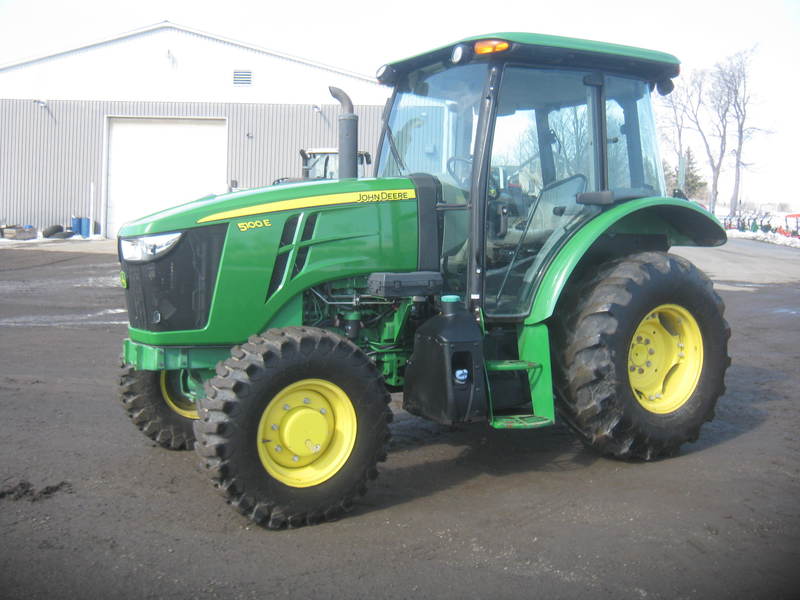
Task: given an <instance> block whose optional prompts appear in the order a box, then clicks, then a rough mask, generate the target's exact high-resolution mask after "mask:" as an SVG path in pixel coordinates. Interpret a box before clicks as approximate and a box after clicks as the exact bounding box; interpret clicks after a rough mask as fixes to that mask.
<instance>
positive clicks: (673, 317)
mask: <svg viewBox="0 0 800 600" xmlns="http://www.w3.org/2000/svg"><path fill="white" fill-rule="evenodd" d="M724 309H725V308H724V305H723V303H722V300H721V299H720V298H719V296H718V295H717V294H716V293H715V292H714V289H713V285H712V283H711V281H710V280H709V279H708V278H707V277H706V276H705V275H704V274H703V273H702V272H701V271H699V270H698V269H697V268H696V267H695V266H694V265H692V264H691V263H690V262H689V261H687V260H685V259H683V258H681V257H678V256H675V255H670V254H667V253H664V252H644V253H640V254H635V255H632V256H628V257H625V258H622V259H619V260H616V261H613V262H611V263H609V264H608V265H607V266H605V267H604V268H601V269H600V271H599V273H597V274H596V275H595V276H594V277H593V278H592V279H591V280H589V281H585V282H584V283H583V284H578V285H577V286H575V287H573V289H571V290H570V292H569V293H567V294H566V295H565V297H564V299H563V300H562V301H561V303H560V306H559V310H558V312H557V314H558V315H559V317H558V327H557V331H556V346H555V347H556V348H557V350H556V352H557V355H556V360H555V364H556V378H557V387H558V391H559V393H558V395H557V397H558V408H559V413H560V414H561V416H562V417H563V418H564V419H565V420H566V421H567V423H568V424H569V425H570V426H571V427H572V429H574V430H575V431H576V432H577V433H578V435H579V436H580V437H581V439H583V441H584V442H586V443H587V444H588V445H590V446H592V447H593V448H595V449H597V450H599V451H600V452H601V453H603V454H606V455H611V456H615V457H617V458H636V459H642V460H652V459H657V458H660V457H665V456H671V455H673V454H675V453H676V452H677V451H678V449H679V447H680V446H681V444H683V443H685V442H693V441H695V440H696V439H697V437H698V435H699V431H700V427H701V426H702V425H703V423H705V422H706V421H710V420H711V419H713V417H714V407H715V405H716V402H717V399H718V398H719V397H720V396H721V395H722V394H724V392H725V385H724V377H725V370H726V369H727V368H728V366H729V365H730V358H729V357H728V351H727V345H728V338H729V337H730V328H729V327H728V324H727V323H726V322H725V320H724V318H723V312H724Z"/></svg>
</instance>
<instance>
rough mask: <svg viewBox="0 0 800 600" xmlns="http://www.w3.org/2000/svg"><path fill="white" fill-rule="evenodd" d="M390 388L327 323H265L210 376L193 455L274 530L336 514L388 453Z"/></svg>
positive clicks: (234, 499) (237, 502) (244, 508)
mask: <svg viewBox="0 0 800 600" xmlns="http://www.w3.org/2000/svg"><path fill="white" fill-rule="evenodd" d="M389 399H390V398H389V394H388V393H387V391H386V388H385V386H384V384H383V379H382V378H381V376H380V374H379V372H378V370H377V368H376V367H375V365H374V364H373V363H372V361H370V360H369V358H368V357H367V356H366V355H365V354H364V353H363V352H362V351H361V350H360V349H359V348H358V347H357V346H355V345H354V344H353V343H351V342H350V341H349V340H346V339H345V338H342V337H340V336H337V335H335V334H332V333H330V332H327V331H325V330H322V329H316V328H311V327H288V328H285V329H272V330H268V331H267V332H265V333H264V334H262V335H258V336H252V337H251V338H250V339H249V340H248V342H247V343H245V344H242V345H241V346H236V347H234V348H233V349H232V351H231V358H229V359H227V360H225V361H224V362H222V363H220V364H219V365H218V367H217V376H216V377H214V378H212V379H211V380H210V381H208V382H207V384H206V398H204V399H202V400H200V401H199V402H198V404H199V407H200V417H201V418H200V420H199V421H197V422H196V423H195V435H196V437H197V444H196V446H195V448H196V450H197V453H198V454H199V455H200V457H201V459H202V464H203V466H204V467H205V469H207V471H208V473H209V475H210V476H211V478H212V480H213V481H214V482H215V483H216V484H217V486H218V487H219V488H220V489H221V490H222V491H223V493H224V495H225V496H226V497H227V499H228V500H229V501H230V503H231V504H233V505H234V506H235V507H236V508H237V509H238V510H239V511H240V512H241V513H242V514H244V515H246V516H247V517H249V518H250V519H252V520H253V521H255V522H256V523H258V524H260V525H263V526H266V527H269V528H270V529H282V528H284V527H287V526H288V527H299V526H302V525H306V524H314V523H319V522H321V521H325V520H333V519H336V518H338V517H339V516H340V515H341V514H342V513H344V512H346V511H348V510H350V509H351V508H352V505H353V501H354V499H355V498H356V497H358V496H360V495H363V494H364V493H365V492H366V486H367V481H368V480H371V479H375V477H377V475H378V472H377V468H376V467H377V463H378V462H379V461H383V460H385V459H386V444H387V443H388V440H389V428H388V423H389V422H390V421H391V417H392V413H391V411H390V410H389V408H388V403H389Z"/></svg>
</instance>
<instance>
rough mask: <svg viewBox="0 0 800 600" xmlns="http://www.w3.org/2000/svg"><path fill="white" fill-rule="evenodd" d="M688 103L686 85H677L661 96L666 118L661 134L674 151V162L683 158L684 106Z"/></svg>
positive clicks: (685, 123) (685, 125)
mask: <svg viewBox="0 0 800 600" xmlns="http://www.w3.org/2000/svg"><path fill="white" fill-rule="evenodd" d="M687 104H688V101H687V98H686V87H684V86H681V85H678V86H676V87H675V89H674V90H673V91H672V93H670V94H667V95H666V96H662V99H661V105H662V106H663V107H664V108H665V109H666V113H667V115H668V116H667V119H666V122H665V123H664V125H663V126H662V128H661V130H662V132H661V133H662V136H663V137H664V138H665V139H666V140H667V141H668V142H669V143H670V144H671V145H672V149H673V150H674V151H675V158H676V164H678V165H680V162H681V160H682V159H683V140H684V137H685V132H686V129H687V122H686V121H687V119H686V111H685V107H686V105H687Z"/></svg>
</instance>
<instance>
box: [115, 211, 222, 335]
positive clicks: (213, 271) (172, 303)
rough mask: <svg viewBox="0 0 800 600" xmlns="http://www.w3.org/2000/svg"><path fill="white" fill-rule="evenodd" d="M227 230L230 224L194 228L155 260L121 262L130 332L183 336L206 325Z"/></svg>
mask: <svg viewBox="0 0 800 600" xmlns="http://www.w3.org/2000/svg"><path fill="white" fill-rule="evenodd" d="M226 231H227V224H225V223H223V224H220V225H212V226H210V227H198V228H196V229H189V230H188V231H185V232H184V234H183V236H182V237H181V239H180V241H179V242H178V243H177V244H176V245H175V247H174V248H172V249H171V250H170V251H169V252H167V253H166V255H164V256H162V257H159V258H157V259H156V260H154V261H151V262H145V263H130V262H126V261H122V269H123V270H124V271H125V275H126V276H127V280H128V288H127V290H126V294H125V297H126V300H127V303H128V318H129V319H130V323H131V327H135V328H137V329H144V330H146V331H181V330H186V329H202V328H203V327H205V326H206V323H208V313H209V310H210V309H211V298H212V296H213V294H214V285H215V284H216V281H217V271H218V269H219V261H220V258H221V256H222V246H223V245H224V243H225V233H226Z"/></svg>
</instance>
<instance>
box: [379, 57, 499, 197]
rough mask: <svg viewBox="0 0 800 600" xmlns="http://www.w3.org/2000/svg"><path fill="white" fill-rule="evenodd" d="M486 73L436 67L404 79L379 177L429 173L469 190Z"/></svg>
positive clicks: (475, 67) (476, 68)
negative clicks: (393, 149) (394, 150)
mask: <svg viewBox="0 0 800 600" xmlns="http://www.w3.org/2000/svg"><path fill="white" fill-rule="evenodd" d="M486 72H487V65H486V63H481V64H471V65H466V66H462V67H450V68H447V67H445V65H443V64H442V63H436V64H434V65H429V66H427V67H424V68H422V69H418V70H416V71H412V72H410V73H408V74H407V75H405V76H404V77H403V79H402V80H401V81H400V82H399V83H398V85H397V95H396V97H395V100H394V103H393V104H392V112H391V114H390V115H389V119H388V125H389V130H390V131H388V132H387V133H386V135H385V136H384V140H383V147H382V149H381V153H380V163H379V164H378V168H377V175H378V177H392V176H397V175H407V174H409V173H428V174H430V175H434V176H435V177H438V178H439V180H440V181H441V182H442V183H443V184H450V185H453V186H456V187H458V188H460V189H462V190H465V191H466V190H469V183H470V177H471V174H472V149H473V147H474V144H475V132H476V129H477V123H478V110H479V105H480V99H481V94H482V92H483V86H484V84H485V81H486ZM389 137H392V138H393V140H389V139H387V138H389ZM391 141H394V146H395V148H396V150H397V155H395V153H394V152H393V151H392V148H391ZM398 158H399V159H400V160H399V161H398Z"/></svg>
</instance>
